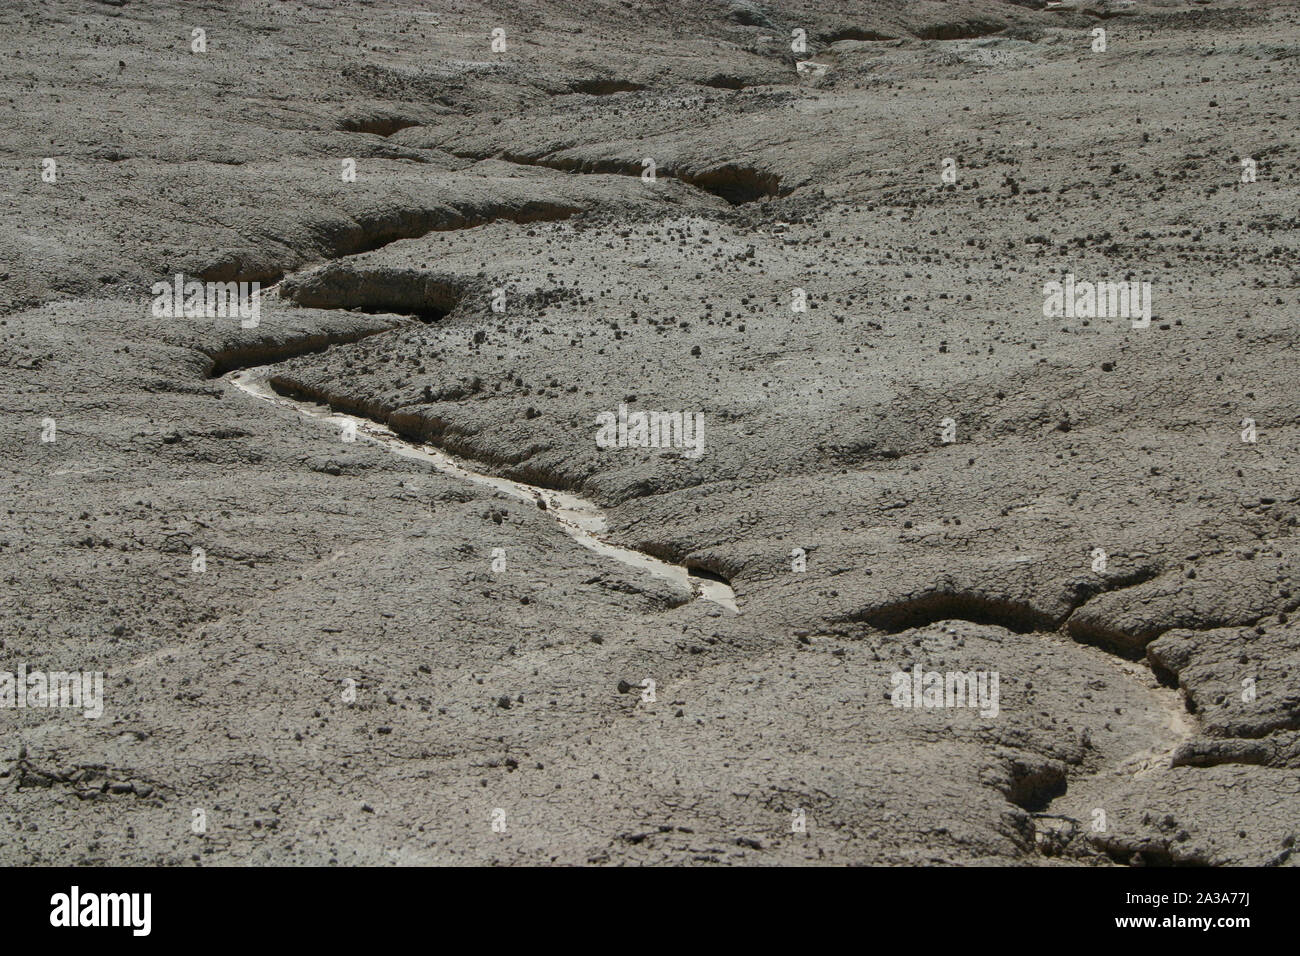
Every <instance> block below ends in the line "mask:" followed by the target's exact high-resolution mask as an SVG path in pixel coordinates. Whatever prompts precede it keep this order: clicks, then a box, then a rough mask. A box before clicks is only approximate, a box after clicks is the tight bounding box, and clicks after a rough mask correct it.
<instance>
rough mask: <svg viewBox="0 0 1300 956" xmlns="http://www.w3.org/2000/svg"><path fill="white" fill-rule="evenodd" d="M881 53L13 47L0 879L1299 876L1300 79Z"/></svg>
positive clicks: (800, 12) (69, 7)
mask: <svg viewBox="0 0 1300 956" xmlns="http://www.w3.org/2000/svg"><path fill="white" fill-rule="evenodd" d="M861 6H862V5H861V4H835V3H820V4H819V3H813V4H785V3H780V2H762V3H757V2H756V3H752V4H750V3H744V2H737V3H707V4H706V3H701V4H673V5H672V6H671V11H669V8H668V7H667V6H664V7H662V8H661V7H659V6H656V5H652V4H641V5H639V6H638V5H635V4H633V5H631V6H628V5H621V6H619V7H617V8H614V7H606V6H604V5H602V4H589V3H584V2H578V3H576V4H575V3H568V4H565V5H562V6H559V5H554V6H553V5H544V6H543V7H542V8H539V9H534V8H533V7H532V6H529V7H527V8H523V7H520V8H516V7H515V6H513V5H509V4H497V5H494V4H468V5H463V6H460V7H455V8H452V7H451V6H446V7H445V8H444V7H443V5H435V6H433V7H431V6H430V5H428V4H424V5H420V6H419V7H418V8H417V7H415V6H403V5H401V4H389V3H373V4H357V5H341V6H338V7H332V6H331V7H326V6H324V5H310V4H303V5H294V6H293V7H292V9H289V8H288V6H287V5H283V4H270V3H265V4H261V3H248V4H241V5H239V6H238V7H237V9H235V10H233V11H229V10H218V9H216V8H211V9H209V8H196V7H194V6H193V5H183V4H162V5H149V6H148V7H147V8H146V7H145V6H143V5H138V4H136V3H133V2H127V3H125V4H122V5H116V4H96V5H93V6H92V7H91V8H89V9H86V8H85V7H83V6H81V5H73V4H59V3H54V4H48V5H40V6H37V5H34V4H33V5H25V4H19V5H16V6H11V7H10V8H7V9H6V10H5V11H3V12H2V13H0V53H3V54H4V58H3V61H2V62H3V63H4V64H5V67H4V69H3V82H4V84H5V85H6V86H7V87H8V89H7V91H4V93H3V95H4V96H5V99H6V100H9V101H11V103H12V106H13V112H14V118H15V122H14V123H13V124H12V128H11V129H9V130H7V131H6V132H4V133H3V134H0V159H2V160H3V162H4V164H5V167H6V170H5V171H6V174H7V176H8V180H9V182H10V183H11V189H10V190H8V191H7V192H6V195H5V197H4V205H3V207H0V251H2V252H3V258H4V267H3V270H0V272H2V273H3V274H2V275H0V310H3V314H2V315H0V404H2V407H3V408H4V412H5V413H4V415H3V416H2V417H0V443H2V446H3V449H4V452H5V455H4V466H3V468H0V481H3V483H4V490H5V500H6V501H7V502H8V503H7V504H6V506H5V514H4V517H5V521H4V523H3V525H0V578H2V579H3V581H4V590H3V592H0V601H2V602H3V604H2V605H0V612H2V613H3V619H4V622H5V626H4V630H3V633H2V634H0V671H6V670H7V671H16V670H17V668H18V667H19V666H20V665H21V666H22V667H24V668H26V669H27V670H28V671H42V672H68V671H77V672H82V671H86V672H102V673H103V675H104V712H103V715H102V716H100V717H98V718H94V719H89V718H86V717H84V716H83V715H82V714H81V713H80V712H76V711H72V710H70V709H45V708H24V709H16V708H0V720H2V721H3V722H4V724H3V726H4V731H5V732H4V736H3V743H2V744H0V747H2V748H3V749H0V773H3V774H4V776H3V777H0V787H3V790H0V792H3V793H4V795H5V799H4V801H3V804H2V805H0V862H4V863H68V862H73V863H123V862H125V863H163V864H185V863H192V862H200V863H255V862H276V863H328V862H338V863H343V864H352V863H440V862H441V863H445V862H476V863H478V862H481V863H548V862H559V863H628V862H667V863H691V862H707V863H717V862H721V863H741V864H765V863H796V862H815V863H832V864H834V863H879V864H916V863H972V862H980V863H1011V864H1030V865H1035V864H1051V865H1065V864H1091V865H1113V864H1130V865H1141V864H1167V863H1180V864H1181V863H1188V864H1210V865H1234V864H1277V865H1294V864H1295V862H1296V859H1297V858H1296V857H1295V855H1294V852H1293V851H1294V844H1295V840H1296V837H1297V833H1298V832H1300V628H1298V627H1297V626H1296V624H1295V623H1294V622H1293V621H1292V620H1291V619H1290V615H1291V614H1293V612H1294V611H1295V609H1296V607H1297V606H1298V605H1300V580H1297V579H1298V578H1300V568H1298V564H1300V540H1298V539H1297V536H1296V531H1295V529H1296V522H1297V516H1298V512H1300V490H1298V488H1297V485H1298V484H1300V482H1298V481H1297V478H1298V477H1300V468H1298V466H1297V464H1296V463H1297V460H1298V459H1297V450H1298V449H1297V444H1298V438H1300V432H1298V431H1297V412H1296V395H1297V372H1296V357H1297V349H1296V344H1297V332H1296V317H1297V311H1298V309H1300V266H1297V256H1296V251H1297V250H1296V246H1297V242H1296V227H1297V209H1296V202H1295V183H1296V181H1297V174H1298V173H1300V159H1298V158H1297V148H1296V143H1295V142H1294V140H1295V135H1294V129H1295V123H1294V115H1295V102H1296V98H1297V96H1298V95H1300V87H1298V86H1297V66H1298V65H1300V18H1298V17H1297V14H1296V12H1295V11H1294V10H1291V9H1287V8H1285V7H1282V6H1279V5H1274V4H1235V3H1233V4H1229V3H1211V4H1190V5H1183V4H1135V5H1131V6H1123V5H1120V4H1109V3H1107V4H1097V5H1091V6H1090V5H1086V4H1085V5H1079V6H1077V7H1072V6H1066V7H1061V8H1053V9H1051V10H1045V9H1036V8H1034V7H1032V6H1024V5H1019V4H1012V3H1001V2H996V0H984V2H980V0H972V2H969V3H903V2H897V3H879V4H875V3H873V4H871V5H870V9H869V10H862V9H859V8H860V7H861ZM1099 25H1100V26H1101V27H1102V28H1104V29H1105V30H1106V34H1107V36H1106V40H1107V43H1106V49H1105V51H1104V52H1103V51H1094V50H1093V49H1092V46H1093V44H1094V37H1093V34H1092V31H1093V30H1094V29H1095V28H1097V27H1098V26H1099ZM497 28H502V29H504V30H505V36H506V48H505V49H504V50H501V51H495V52H494V51H493V50H492V49H491V35H492V31H493V30H494V29H497ZM194 29H203V30H204V31H205V32H204V36H205V37H206V46H205V49H204V51H203V52H201V53H200V52H193V50H192V44H193V42H194V41H193V38H192V36H193V35H192V31H193V30H194ZM795 29H800V30H803V31H805V33H806V35H807V39H808V50H807V52H806V53H799V54H796V53H794V52H793V51H791V50H790V39H789V38H790V37H791V32H792V31H793V30H795ZM51 51H58V55H57V56H56V55H53V53H52V52H51ZM798 62H804V63H805V64H807V63H812V64H814V65H813V66H807V65H805V66H804V67H803V68H802V69H800V68H799V67H798V65H797V63H798ZM948 157H952V158H953V159H954V161H955V166H954V168H955V170H956V180H955V182H951V183H947V182H944V181H943V179H942V178H941V173H942V170H943V168H944V159H945V158H948ZM1243 157H1245V158H1249V159H1252V160H1253V161H1254V164H1255V165H1254V171H1255V176H1254V179H1253V181H1243V176H1242V173H1243V169H1244V167H1243V165H1242V163H1241V160H1242V158H1243ZM49 158H52V159H54V160H55V167H56V168H57V170H58V172H57V175H56V177H55V181H54V182H45V181H43V180H42V179H41V172H42V169H43V168H44V160H46V159H49ZM647 158H649V159H651V160H652V162H653V164H654V168H655V170H656V175H655V177H654V179H653V180H652V181H648V180H647V179H645V178H643V176H642V173H643V171H644V169H645V167H646V164H645V162H644V161H645V160H646V159H647ZM349 159H350V160H353V161H355V170H356V179H355V181H345V180H344V178H343V176H342V174H341V173H342V170H344V169H345V168H346V164H345V162H344V161H345V160H349ZM177 272H183V273H185V274H186V275H187V276H192V277H197V278H200V279H207V280H214V281H215V280H236V281H238V280H242V281H249V282H251V281H259V282H263V283H266V284H268V285H269V284H271V283H277V285H276V286H275V290H274V292H273V293H267V294H266V295H265V296H264V297H263V299H262V302H261V314H260V322H259V324H258V325H257V327H255V328H242V327H241V325H240V322H239V321H238V319H237V318H232V317H229V316H227V317H208V318H197V317H191V318H184V317H181V318H167V317H158V316H155V315H153V314H152V310H151V308H150V305H151V302H150V298H151V297H150V287H151V285H152V284H153V283H155V282H158V281H169V280H170V279H171V277H172V276H173V275H174V274H175V273H177ZM1066 274H1071V275H1074V276H1076V277H1077V278H1078V280H1079V281H1081V282H1083V281H1092V282H1097V281H1107V280H1120V279H1125V280H1132V281H1136V282H1139V283H1141V282H1149V283H1150V284H1151V290H1152V304H1153V308H1152V315H1151V321H1150V323H1149V325H1145V326H1143V324H1142V323H1138V325H1139V326H1140V327H1134V323H1133V322H1131V321H1130V320H1129V319H1128V318H1122V317H1115V316H1106V315H1098V316H1091V317H1089V316H1086V315H1080V316H1076V315H1058V316H1047V315H1045V314H1044V309H1043V305H1044V292H1043V287H1044V284H1045V283H1047V282H1050V281H1054V280H1061V279H1062V278H1063V277H1064V276H1065V275H1066ZM796 289H798V290H802V291H803V295H804V297H805V298H806V302H807V309H806V310H804V311H792V307H791V306H792V302H794V301H796V300H797V299H798V298H799V297H798V295H797V294H796V293H795V290H796ZM240 369H249V370H255V371H250V373H249V375H251V376H254V377H255V378H256V380H257V381H259V382H265V383H266V384H267V386H268V387H269V388H270V389H271V390H272V391H273V392H274V393H275V395H276V396H277V397H278V399H279V400H278V401H268V400H267V395H266V394H261V395H259V394H250V393H249V392H248V391H247V390H245V389H242V388H240V387H238V385H237V383H236V382H235V381H232V379H231V378H230V374H231V373H232V372H235V371H237V370H240ZM240 381H246V380H245V379H242V378H241V379H240ZM294 403H298V404H299V407H298V408H295V407H293V404H294ZM313 403H324V405H328V406H329V408H328V409H326V408H324V407H323V406H322V407H316V406H315V405H314V404H313ZM620 405H622V406H626V407H627V408H628V409H631V410H633V411H635V410H650V409H654V410H664V411H669V412H682V413H684V414H686V415H690V416H695V415H702V416H703V422H704V431H703V441H702V444H701V445H700V447H699V449H698V450H699V452H700V454H698V456H697V455H693V454H688V453H687V452H688V450H689V449H674V450H669V451H663V450H652V449H639V448H628V447H624V448H601V447H600V446H599V445H598V444H597V442H596V441H595V435H596V432H597V416H599V415H601V414H602V413H614V414H616V413H617V410H618V409H619V406H620ZM300 410H301V411H307V412H311V413H312V414H310V415H303V414H300V413H299V412H300ZM331 410H332V414H331ZM339 416H354V417H355V418H356V419H360V420H362V423H361V426H360V428H361V433H362V434H361V437H362V439H363V440H358V441H347V440H344V439H345V438H346V437H348V433H347V432H346V430H345V428H344V426H345V425H346V424H347V423H348V421H349V419H347V418H343V417H339ZM1245 420H1249V421H1250V422H1252V423H1253V425H1254V430H1253V432H1251V429H1250V428H1248V427H1247V426H1246V425H1245V424H1244V422H1245ZM49 422H53V430H52V431H51V429H50V427H49V424H48V423H49ZM365 422H371V423H373V427H374V429H376V431H375V432H374V434H375V435H381V434H382V435H384V436H386V437H385V440H384V442H383V443H376V442H373V441H368V440H364V438H365V437H366V435H367V434H369V432H367V428H368V427H369V426H367V425H366V424H365ZM353 424H355V422H353ZM385 430H386V431H385ZM1244 434H1246V435H1248V437H1251V438H1253V439H1254V440H1253V441H1250V440H1243V435H1244ZM391 436H396V437H391ZM46 437H53V438H54V440H53V441H48V440H42V438H46ZM947 438H952V439H954V440H952V441H948V440H946V439H947ZM401 442H407V443H409V444H410V448H409V449H407V451H409V452H410V453H404V454H398V453H395V452H396V451H398V450H400V446H401ZM424 445H427V446H429V447H432V448H434V449H436V450H437V451H439V452H441V453H449V454H451V455H454V456H457V457H458V458H459V459H460V460H461V461H462V462H463V464H464V467H465V469H467V470H468V471H473V472H474V473H476V474H482V475H491V476H496V477H499V478H500V479H503V480H505V481H509V482H514V483H516V484H514V485H510V486H509V488H513V489H516V490H517V489H519V488H520V487H522V486H529V487H533V488H536V489H537V493H536V494H537V498H540V500H541V504H542V505H546V507H541V506H539V504H538V502H537V499H532V500H530V498H529V493H528V492H526V491H525V492H524V493H523V494H522V495H520V494H512V493H510V491H509V490H508V489H507V486H505V485H497V486H492V485H490V484H484V483H483V482H481V481H472V480H467V479H466V477H465V476H464V475H459V474H457V473H456V472H455V471H454V470H447V469H442V468H439V467H438V466H437V465H436V464H434V463H432V462H431V461H430V460H429V459H428V457H427V456H425V455H423V454H422V453H419V454H417V453H414V451H413V449H415V448H416V447H417V446H424ZM561 495H572V496H576V497H579V498H581V499H584V500H585V501H588V502H591V503H592V505H593V507H596V508H599V509H600V511H601V512H602V513H603V515H604V519H605V523H606V524H605V527H604V528H603V529H602V530H601V532H600V536H601V537H602V539H603V540H605V541H607V542H608V543H609V545H610V546H611V547H612V548H616V549H623V551H630V552H636V553H640V554H644V555H648V556H650V557H652V558H654V559H657V560H658V561H661V562H663V563H664V564H665V565H669V566H672V567H675V568H686V569H689V570H691V571H693V572H694V577H693V578H687V579H683V578H682V577H681V576H680V575H678V576H673V575H660V574H655V573H650V572H648V571H647V570H646V569H645V568H644V567H634V566H631V565H629V564H627V563H626V562H625V561H622V560H619V559H618V558H617V556H616V555H615V554H613V553H612V552H610V551H608V550H607V551H604V552H602V551H600V550H593V548H591V547H586V546H584V544H583V542H582V541H580V540H578V539H577V538H576V537H575V536H574V535H573V534H572V533H570V531H571V529H568V530H566V527H565V526H564V524H563V522H562V521H559V520H557V514H556V512H555V509H554V508H553V507H552V506H551V504H550V503H551V502H558V501H560V498H559V497H558V496H561ZM195 549H200V552H201V554H202V556H203V561H202V562H201V564H200V565H196V564H195V561H196V552H195ZM619 553H622V551H620V552H619ZM1099 555H1101V557H1100V558H1099ZM196 567H201V568H202V570H201V571H197V570H196ZM705 581H707V582H710V584H709V586H710V587H720V586H721V582H726V584H727V585H729V587H730V588H731V589H733V590H734V594H735V606H736V608H737V611H738V613H737V612H736V611H733V610H731V609H729V608H728V607H727V606H725V602H724V603H719V602H717V601H714V600H708V599H701V597H700V596H699V590H700V586H701V582H705ZM918 672H919V673H920V674H922V675H924V674H925V673H939V674H948V673H962V674H978V675H984V677H985V678H987V680H986V681H985V683H984V684H983V685H982V687H983V688H984V691H985V698H986V699H984V700H983V701H982V703H983V704H984V705H986V706H982V707H969V706H959V707H933V708H931V707H924V706H922V707H899V706H894V702H895V701H894V699H893V695H894V694H895V693H896V692H897V691H898V690H899V688H900V687H901V686H904V685H907V686H911V685H910V680H911V675H913V674H914V673H918ZM899 675H903V678H902V680H901V681H900V677H899ZM993 675H996V678H997V688H998V697H997V699H996V703H995V706H987V705H994V701H993V700H991V699H988V698H987V693H988V691H989V690H990V689H991V687H990V683H989V680H991V679H992V677H993ZM918 679H921V678H918ZM2 691H3V686H0V692H2ZM199 820H201V821H202V826H201V827H199V826H198V823H197V821H199ZM196 830H197V831H201V832H196Z"/></svg>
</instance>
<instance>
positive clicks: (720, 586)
mask: <svg viewBox="0 0 1300 956" xmlns="http://www.w3.org/2000/svg"><path fill="white" fill-rule="evenodd" d="M224 378H225V379H226V380H227V381H228V382H229V383H230V384H231V385H232V386H234V387H235V388H237V389H238V390H239V391H241V392H243V393H244V394H246V395H251V396H252V397H254V398H257V399H260V400H261V401H265V402H271V403H272V404H275V405H282V406H285V407H288V408H293V409H295V410H296V411H297V412H298V413H299V414H301V415H303V416H304V417H306V418H312V419H316V420H318V421H327V422H333V423H335V424H337V425H339V426H340V427H342V426H343V424H344V423H347V422H351V423H352V424H353V425H354V426H355V428H356V434H357V437H358V438H364V439H365V440H367V441H371V442H374V443H375V444H377V445H381V446H383V447H384V448H385V449H387V450H388V451H390V452H392V453H393V454H395V455H401V456H402V457H404V458H414V459H416V460H418V461H423V462H426V463H428V464H431V465H433V466H434V467H435V468H437V469H438V470H439V471H441V472H443V473H445V474H448V475H452V476H454V477H456V478H460V479H463V480H465V481H472V482H474V483H475V484H480V485H485V486H487V487H489V488H492V489H494V490H496V491H500V492H502V493H503V494H507V495H509V496H510V497H512V498H517V499H519V500H520V501H526V502H528V503H529V504H534V505H535V504H537V503H538V502H539V501H540V502H542V503H544V504H545V511H546V513H547V514H549V515H550V516H551V517H553V518H554V519H555V520H556V521H557V522H558V523H559V525H560V527H561V528H563V529H564V530H565V532H567V533H568V534H569V536H570V537H572V538H573V539H574V540H576V541H577V542H579V543H580V544H582V545H583V546H584V547H586V548H589V549H590V550H592V551H594V552H596V553H597V554H601V555H604V556H606V557H609V558H613V559H614V560H615V561H619V562H621V563H622V564H626V565H628V566H629V567H632V568H636V569H637V570H638V571H644V572H646V573H649V574H652V575H654V576H655V577H659V578H663V579H665V580H668V581H673V582H675V583H677V584H679V585H682V586H684V587H685V588H687V589H688V590H690V591H693V592H694V593H695V594H696V596H697V597H699V598H701V599H703V600H705V601H711V602H713V603H714V604H718V605H720V606H721V607H724V608H726V609H727V610H729V611H733V612H736V613H739V610H738V608H737V607H736V595H735V592H734V591H733V590H732V589H731V587H730V586H729V585H727V584H725V583H724V582H722V581H714V580H712V579H709V578H701V577H696V576H693V575H691V574H690V573H689V572H688V571H687V570H686V568H684V567H681V566H679V565H675V564H669V563H667V562H666V561H660V560H659V559H658V558H653V557H651V556H650V555H648V554H643V553H642V552H640V551H633V550H631V549H629V548H620V547H619V546H617V545H614V544H610V543H608V542H606V541H604V540H602V539H601V538H600V537H599V535H600V534H601V533H603V532H604V531H605V527H606V525H605V516H604V514H603V513H602V512H601V510H600V509H599V508H598V507H597V506H596V505H594V504H592V503H591V502H589V501H586V500H584V499H582V498H579V497H578V496H577V495H572V494H568V493H567V492H562V491H552V490H550V489H548V488H538V487H535V486H533V485H529V484H525V483H524V482H521V481H512V480H510V479H509V478H501V477H498V476H496V475H488V474H484V473H482V472H479V471H475V470H474V469H473V468H472V467H471V466H470V464H469V463H468V462H466V461H463V460H461V459H459V458H455V457H453V456H452V455H448V454H447V453H446V452H443V451H440V450H438V449H437V448H433V447H431V446H429V445H422V444H417V443H415V442H410V441H407V440H406V439H404V438H401V437H399V436H398V435H397V434H396V433H394V432H393V431H392V429H390V428H388V427H387V426H384V425H380V424H378V423H377V422H373V421H371V420H369V419H367V418H361V417H359V416H356V415H348V414H345V413H343V412H335V411H331V410H330V409H329V408H327V407H325V406H323V405H316V404H313V403H310V402H300V401H295V400H294V399H291V398H287V397H285V396H283V395H280V394H278V393H277V392H275V391H274V390H273V389H272V388H271V386H270V384H269V383H268V381H267V377H266V373H265V372H264V371H262V370H260V369H257V368H251V369H243V370H240V371H235V372H231V373H230V374H228V375H226V376H224Z"/></svg>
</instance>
